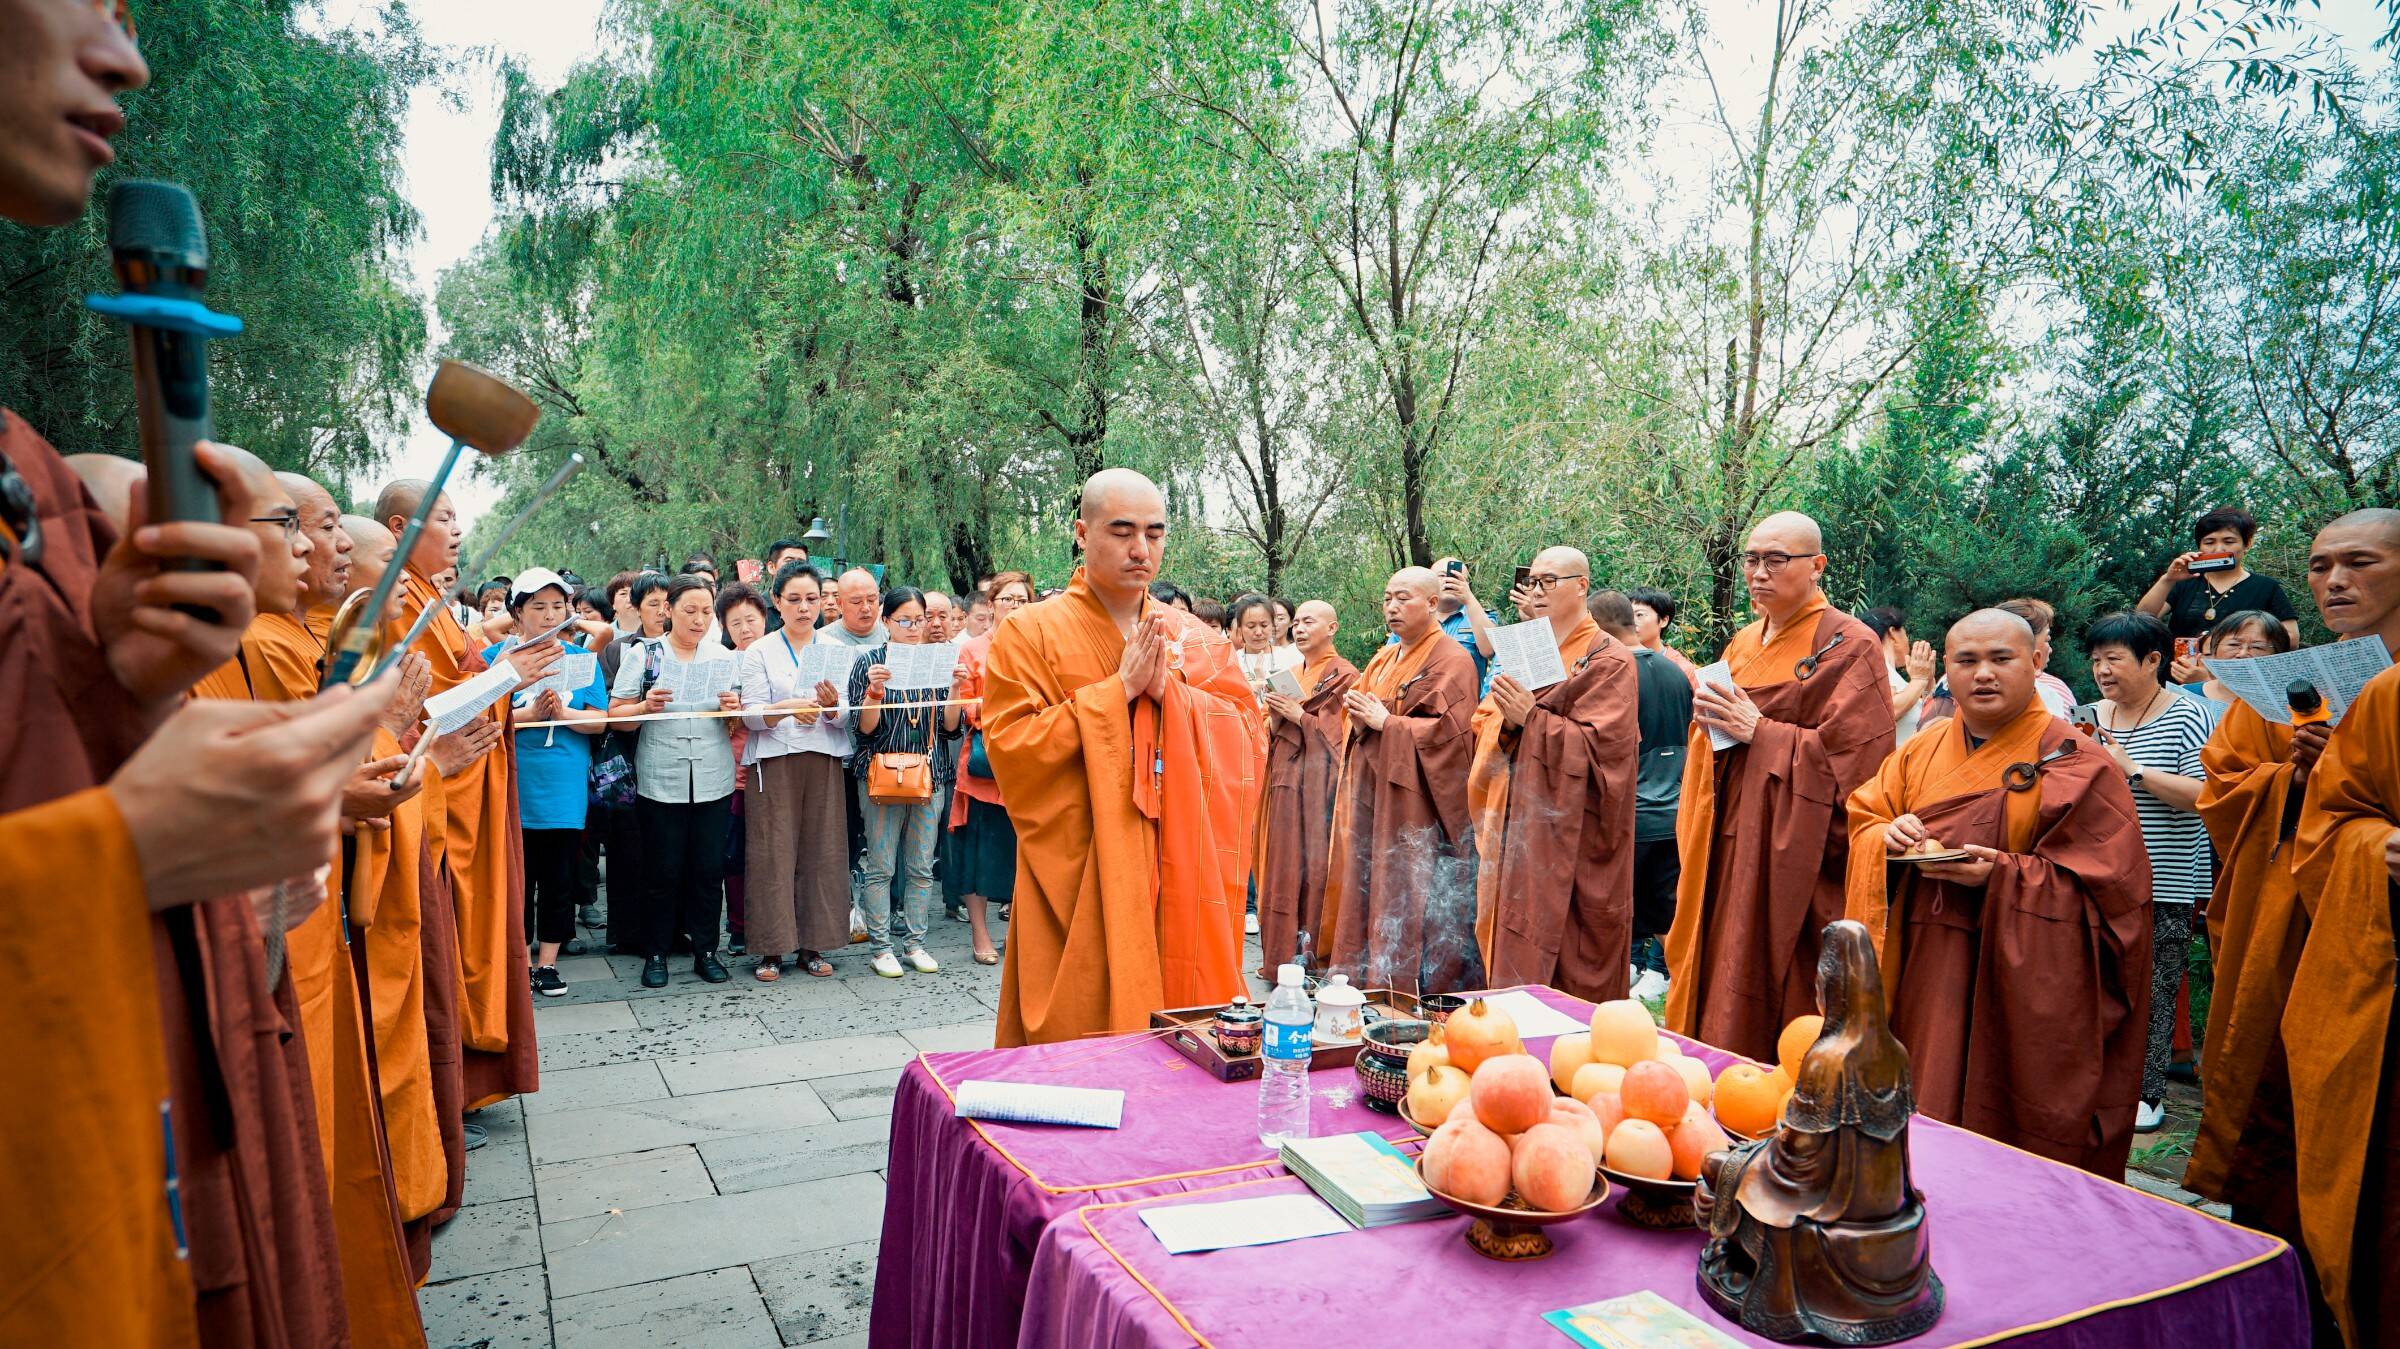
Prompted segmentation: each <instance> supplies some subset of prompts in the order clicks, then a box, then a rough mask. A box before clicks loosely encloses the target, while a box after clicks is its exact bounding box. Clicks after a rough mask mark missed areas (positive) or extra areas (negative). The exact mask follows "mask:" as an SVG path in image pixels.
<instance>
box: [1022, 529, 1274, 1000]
mask: <svg viewBox="0 0 2400 1349" xmlns="http://www.w3.org/2000/svg"><path fill="white" fill-rule="evenodd" d="M1147 611H1148V612H1151V613H1156V614H1158V615H1160V616H1161V617H1162V618H1163V619H1164V620H1165V621H1166V623H1167V633H1168V640H1169V641H1170V642H1171V643H1175V644H1178V645H1177V646H1175V647H1171V648H1170V650H1171V651H1176V652H1179V654H1177V655H1174V656H1172V657H1171V668H1170V672H1169V674H1168V677H1167V685H1166V691H1165V694H1164V696H1163V697H1160V698H1156V699H1153V698H1150V697H1147V696H1144V697H1140V698H1137V699H1135V700H1134V701H1133V702H1132V703H1131V704H1128V703H1127V702H1126V699H1125V687H1124V683H1123V681H1122V680H1120V679H1119V678H1118V676H1117V667H1118V663H1119V662H1120V661H1121V660H1122V659H1123V657H1124V650H1125V635H1124V634H1123V633H1121V632H1119V631H1118V629H1117V624H1116V621H1115V620H1114V619H1113V618H1111V617H1110V616H1109V613H1108V611H1107V610H1106V609H1105V608H1103V607H1102V606H1101V603H1100V599H1099V597H1098V596H1096V595H1094V594H1093V593H1092V589H1091V586H1090V585H1089V583H1088V582H1086V581H1085V579H1084V574H1083V572H1082V571H1081V570H1080V569H1078V570H1077V571H1076V573H1075V576H1074V578H1073V579H1072V580H1071V581H1069V582H1068V583H1067V591H1066V593H1065V594H1064V595H1061V596H1059V597H1057V598H1056V599H1052V600H1046V601H1044V602H1042V603H1040V604H1036V605H1029V606H1027V607H1026V608H1023V609H1020V610H1018V611H1017V612H1016V613H1014V614H1011V615H1009V617H1008V619H1007V621H1005V622H1003V623H1002V624H1001V625H1000V626H999V627H998V628H997V629H996V630H995V631H994V633H993V636H992V646H991V656H990V659H989V660H988V661H987V662H986V664H985V666H984V702H983V732H984V747H985V753H986V754H987V755H988V756H989V757H990V759H991V762H992V773H993V775H994V777H995V779H996V780H997V781H998V782H999V784H1000V790H1001V793H1002V795H1003V796H1005V797H1006V798H1007V800H1008V814H1009V819H1010V821H1011V822H1012V823H1013V824H1014V825H1015V826H1016V831H1017V888H1016V900H1015V903H1016V908H1015V911H1014V913H1013V915H1012V916H1011V918H1010V922H1009V934H1008V951H1007V958H1006V961H1005V963H1004V964H1003V966H1002V968H1001V981H1000V1021H999V1029H998V1032H997V1043H998V1044H999V1045H1001V1046H1003V1047H1007V1046H1014V1045H1022V1044H1042V1043H1048V1042H1051V1041H1058V1040H1072V1039H1075V1038H1076V1037H1078V1036H1081V1035H1086V1034H1090V1033H1092V1032H1095V1031H1131V1030H1139V1029H1141V1028H1142V1027H1143V1026H1145V1025H1147V1024H1148V1022H1149V1016H1150V1013H1151V1012H1153V1011H1157V1010H1159V1009H1160V1008H1165V1007H1193V1006H1202V1005H1206V1004H1211V1003H1223V1002H1226V1001H1229V1000H1231V999H1232V998H1234V997H1236V996H1238V995H1240V994H1241V993H1243V992H1244V991H1245V989H1246V988H1247V985H1246V984H1245V983H1244V981H1243V978H1242V967H1241V959H1242V911H1243V888H1244V887H1243V883H1244V881H1245V879H1246V878H1247V877H1248V876H1249V874H1250V837H1251V835H1250V824H1251V819H1252V813H1253V812H1254V811H1255V810H1256V809H1257V800H1258V792H1259V782H1260V778H1261V775H1262V770H1263V767H1264V764H1263V759H1264V747H1263V746H1262V744H1261V743H1260V736H1259V727H1258V702H1257V699H1256V698H1255V697H1253V696H1252V695H1251V692H1250V686H1249V684H1248V683H1247V682H1245V681H1244V680H1243V678H1242V672H1241V667H1240V665H1239V664H1238V663H1237V662H1236V661H1235V660H1234V655H1233V647H1232V644H1231V643H1229V642H1227V641H1226V640H1225V639H1224V637H1223V636H1222V635H1220V634H1218V633H1217V632H1215V631H1214V630H1213V629H1211V628H1209V627H1208V625H1206V624H1204V623H1202V622H1200V621H1199V620H1198V619H1195V618H1193V617H1191V616H1190V615H1188V614H1184V613H1181V612H1180V611H1177V610H1174V609H1170V608H1167V607H1165V606H1163V605H1156V604H1153V605H1150V606H1149V607H1148V610H1147Z"/></svg>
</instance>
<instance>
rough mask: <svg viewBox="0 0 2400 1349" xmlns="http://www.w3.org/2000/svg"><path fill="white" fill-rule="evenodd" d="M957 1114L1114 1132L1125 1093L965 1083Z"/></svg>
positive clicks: (1121, 1117)
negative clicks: (1077, 1125) (1080, 1126)
mask: <svg viewBox="0 0 2400 1349" xmlns="http://www.w3.org/2000/svg"><path fill="white" fill-rule="evenodd" d="M956 1114H957V1116H958V1118H960V1119H989V1120H1006V1121H1010V1122H1012V1123H1017V1124H1079V1125H1083V1126H1085V1127H1087V1128H1093V1129H1114V1128H1116V1127H1117V1126H1118V1124H1120V1123H1121V1122H1123V1120H1124V1116H1125V1093H1124V1092H1121V1091H1118V1090H1116V1089H1115V1088H1113V1087H1051V1086H1042V1085H1039V1084H1036V1083H1031V1082H984V1081H967V1082H961V1083H959V1084H958V1098H957V1110H956Z"/></svg>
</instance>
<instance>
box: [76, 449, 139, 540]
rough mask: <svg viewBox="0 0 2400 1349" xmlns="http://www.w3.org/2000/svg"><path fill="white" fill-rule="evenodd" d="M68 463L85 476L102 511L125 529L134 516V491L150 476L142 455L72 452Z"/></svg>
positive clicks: (111, 520) (87, 484) (89, 490)
mask: <svg viewBox="0 0 2400 1349" xmlns="http://www.w3.org/2000/svg"><path fill="white" fill-rule="evenodd" d="M67 467H69V468H71V469H73V470H75V476H76V477H78V478H81V479H83V486H84V490H85V491H87V492H90V493H91V494H92V500H93V501H95V502H98V503H99V505H100V513H101V514H102V515H105V516H107V517H108V518H109V521H110V522H111V523H113V524H114V525H116V527H117V532H118V533H120V534H122V533H124V532H125V523H126V521H128V520H130V519H132V518H133V493H134V490H135V489H136V488H139V487H140V486H142V485H143V483H144V482H146V481H147V480H148V478H149V474H148V473H147V472H146V471H144V469H143V468H142V461H141V460H139V459H128V458H126V457H125V456H123V455H121V454H70V455H68V456H67Z"/></svg>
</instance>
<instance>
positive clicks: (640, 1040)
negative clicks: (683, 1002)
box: [536, 1009, 775, 1070]
mask: <svg viewBox="0 0 2400 1349" xmlns="http://www.w3.org/2000/svg"><path fill="white" fill-rule="evenodd" d="M561 1010H564V1009H561ZM536 1033H537V1034H538V1033H539V1030H538V1023H537V1030H536ZM773 1043H775V1037H774V1036H772V1035H770V1034H768V1033H767V1029H766V1027H764V1026H762V1025H760V1024H759V1022H758V1020H757V1019H756V1018H754V1017H743V1018H740V1019H731V1018H729V1019H726V1020H720V1021H703V1022H701V1023H699V1024H697V1025H692V1026H673V1027H664V1028H655V1029H654V1028H651V1027H637V1028H635V1029H632V1030H599V1031H584V1032H581V1033H579V1034H569V1035H557V1036H550V1037H547V1038H545V1039H544V1040H543V1041H542V1067H543V1068H544V1069H545V1070H547V1069H560V1070H564V1069H568V1068H597V1067H599V1066H600V1065H602V1064H605V1063H638V1062H640V1061H641V1060H643V1059H655V1058H664V1057H667V1056H669V1055H676V1054H684V1055H689V1054H710V1053H715V1052H716V1051H718V1050H722V1049H749V1048H751V1047H753V1046H756V1045H771V1044H773Z"/></svg>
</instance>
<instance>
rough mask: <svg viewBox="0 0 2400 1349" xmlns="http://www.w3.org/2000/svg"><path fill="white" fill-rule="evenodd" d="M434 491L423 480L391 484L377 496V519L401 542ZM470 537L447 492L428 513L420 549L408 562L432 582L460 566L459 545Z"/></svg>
mask: <svg viewBox="0 0 2400 1349" xmlns="http://www.w3.org/2000/svg"><path fill="white" fill-rule="evenodd" d="M432 490H433V484H432V483H430V482H427V481H426V480H425V479H423V478H402V479H400V480H399V481H397V482H393V483H388V484H386V485H385V487H384V489H383V490H382V491H381V492H378V493H376V494H375V518H376V519H377V520H379V521H381V522H382V524H383V527H384V528H385V529H388V530H390V531H392V537H393V538H395V539H397V538H399V537H400V536H401V534H403V533H405V532H406V531H407V529H408V522H409V521H410V520H411V519H412V518H414V517H415V515H416V513H417V511H418V509H419V508H420V507H422V506H423V505H424V504H425V494H426V493H427V492H430V491H432ZM466 537H467V531H466V528H465V527H464V526H462V525H461V524H459V521H458V507H457V506H456V505H454V504H453V503H452V502H451V500H450V497H449V494H448V493H444V494H443V495H442V496H440V497H438V498H436V499H435V501H434V503H433V508H432V509H431V510H429V511H427V512H426V514H425V528H424V531H423V532H422V533H420V534H418V535H417V542H416V546H415V547H413V548H411V549H410V550H409V556H408V557H407V558H406V559H404V561H405V562H406V563H407V564H408V565H409V566H410V567H413V568H415V569H416V572H417V574H418V575H419V576H422V577H424V578H426V579H427V580H431V579H432V578H433V577H434V575H435V574H436V573H438V572H442V571H445V570H453V569H455V568H456V567H457V566H458V546H459V544H461V543H463V542H465V541H466Z"/></svg>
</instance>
